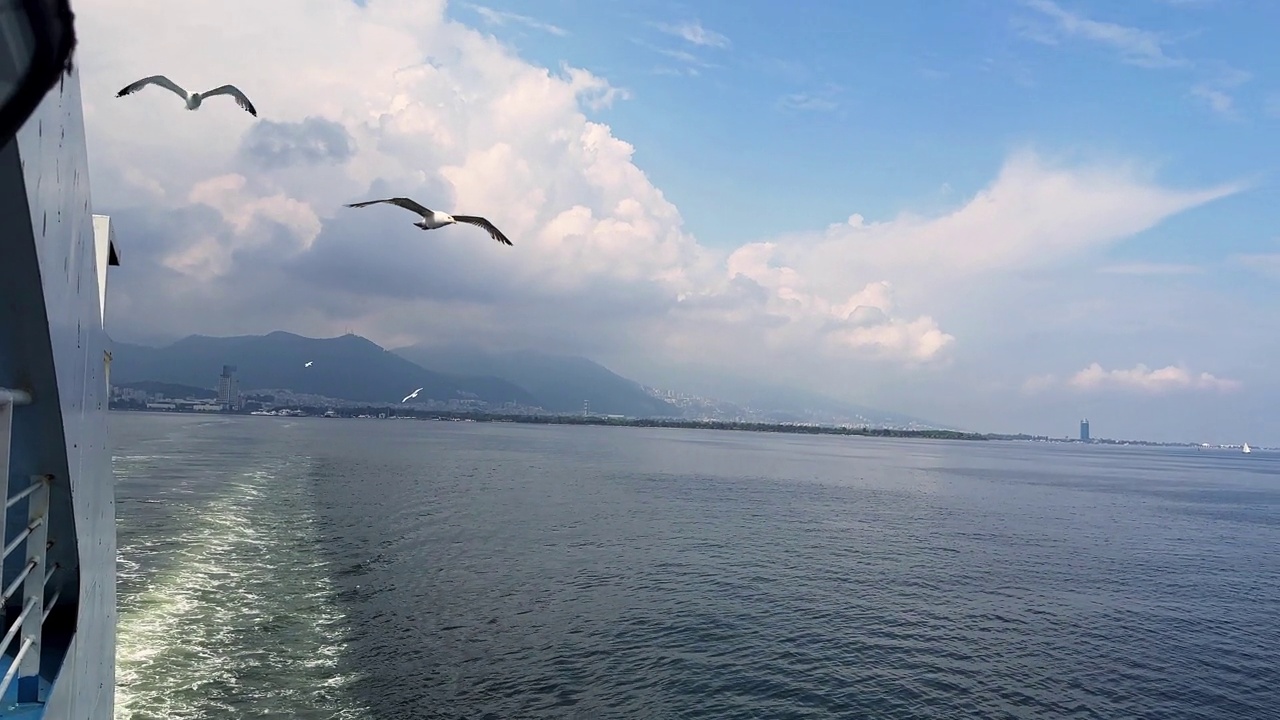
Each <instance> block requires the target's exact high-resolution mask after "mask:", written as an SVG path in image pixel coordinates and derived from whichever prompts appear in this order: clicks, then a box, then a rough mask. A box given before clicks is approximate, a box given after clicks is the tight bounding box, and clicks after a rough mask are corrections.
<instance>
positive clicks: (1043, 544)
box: [111, 413, 1280, 719]
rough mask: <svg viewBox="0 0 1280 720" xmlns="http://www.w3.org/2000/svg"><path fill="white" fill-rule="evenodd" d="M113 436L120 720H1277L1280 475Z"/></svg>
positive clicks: (516, 442) (221, 423)
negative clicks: (862, 719) (1037, 719)
mask: <svg viewBox="0 0 1280 720" xmlns="http://www.w3.org/2000/svg"><path fill="white" fill-rule="evenodd" d="M111 432H112V434H113V439H114V442H115V445H116V447H117V450H116V472H117V475H118V482H119V485H118V488H119V489H118V495H119V498H120V504H119V505H118V512H119V515H120V544H121V559H120V570H121V586H120V603H121V624H120V649H119V654H118V663H119V666H118V674H119V691H118V699H117V704H118V706H119V708H118V711H117V717H119V718H139V719H140V718H206V717H207V718H213V717H219V718H221V717H227V718H231V717H237V718H238V717H244V716H263V717H277V716H278V717H298V718H333V717H350V718H364V717H367V718H435V717H438V718H524V717H531V718H541V717H545V718H552V717H567V718H596V717H599V718H605V717H610V718H614V717H616V718H829V717H878V718H933V717H982V718H1002V717H1017V718H1024V717H1064V718H1075V717H1080V718H1085V717H1090V718H1119V717H1141V718H1157V717H1160V718H1164V717H1169V718H1175V717H1176V718H1224V719H1225V718H1232V719H1236V718H1260V717H1275V716H1276V713H1277V708H1280V685H1278V684H1277V681H1280V552H1277V551H1276V548H1277V547H1280V456H1276V455H1270V454H1265V453H1257V452H1255V453H1254V454H1253V455H1251V456H1243V455H1240V454H1229V453H1224V452H1220V451H1219V452H1196V451H1187V450H1168V449H1142V448H1132V447H1129V448H1121V447H1099V446H1094V447H1070V446H1046V445H1030V444H1005V443H962V442H954V443H952V442H940V441H892V440H876V439H869V438H837V437H803V436H786V435H763V434H754V433H722V432H709V431H706V432H704V431H686V430H657V429H654V430H641V429H628V428H593V427H584V428H566V427H547V426H522V425H514V424H462V423H421V422H392V421H357V420H321V419H279V418H210V417H203V418H202V417H195V416H166V415H144V414H126V413H114V414H112V416H111ZM146 500H151V501H157V500H158V501H159V502H144V501H146Z"/></svg>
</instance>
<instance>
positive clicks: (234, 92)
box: [116, 75, 258, 117]
mask: <svg viewBox="0 0 1280 720" xmlns="http://www.w3.org/2000/svg"><path fill="white" fill-rule="evenodd" d="M148 85H159V86H160V87H162V88H166V89H168V90H172V91H173V92H174V93H176V94H177V95H178V97H180V98H182V99H183V100H185V101H186V102H187V109H188V110H195V109H196V108H198V107H200V103H202V102H204V99H205V98H207V97H212V96H213V95H230V96H231V97H233V98H235V99H236V103H237V104H238V105H239V106H240V107H242V108H244V109H245V110H248V111H249V114H250V115H252V116H254V117H258V111H257V110H255V109H254V107H253V103H251V102H249V98H247V97H245V96H244V93H242V92H240V89H239V88H237V87H236V86H235V85H223V86H221V87H216V88H214V89H212V90H210V91H209V92H207V93H189V92H187V91H186V90H183V89H182V88H180V87H178V84H177V83H175V82H174V81H172V80H170V79H169V78H167V77H165V76H163V75H152V76H151V77H144V78H142V79H141V80H139V81H137V82H135V83H133V84H131V85H125V86H124V88H123V89H121V90H120V92H118V93H116V97H124V96H125V95H128V94H130V93H136V92H138V91H139V90H141V89H142V88H144V87H146V86H148Z"/></svg>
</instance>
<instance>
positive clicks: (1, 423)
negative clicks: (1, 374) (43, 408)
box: [0, 397, 13, 650]
mask: <svg viewBox="0 0 1280 720" xmlns="http://www.w3.org/2000/svg"><path fill="white" fill-rule="evenodd" d="M12 442H13V403H11V402H8V400H7V399H5V398H3V397H0V494H3V495H4V497H5V499H8V497H9V452H10V448H11V447H12ZM8 518H9V513H8V507H6V508H5V512H0V547H3V546H4V544H5V532H6V531H7V530H8V529H9V528H8V527H6V525H5V521H6V520H8ZM0 585H3V583H0ZM0 650H3V648H0Z"/></svg>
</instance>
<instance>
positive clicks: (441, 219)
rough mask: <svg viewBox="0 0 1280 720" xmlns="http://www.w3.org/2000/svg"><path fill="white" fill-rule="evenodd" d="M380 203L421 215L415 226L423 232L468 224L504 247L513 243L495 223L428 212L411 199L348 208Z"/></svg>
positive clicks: (390, 199)
mask: <svg viewBox="0 0 1280 720" xmlns="http://www.w3.org/2000/svg"><path fill="white" fill-rule="evenodd" d="M378 203H391V204H392V205H396V206H399V207H402V208H404V209H405V210H408V211H410V212H415V213H417V214H419V215H421V216H422V221H421V222H416V223H414V225H416V226H418V227H420V228H422V229H423V230H435V229H437V228H442V227H444V226H446V225H453V224H454V223H466V224H468V225H475V226H476V227H482V228H484V229H485V230H486V231H488V233H489V237H492V238H493V239H494V240H497V241H498V242H500V243H502V244H503V245H511V244H512V243H511V241H510V240H508V239H507V236H506V235H503V234H502V231H501V230H499V229H498V228H496V227H494V225H493V223H491V222H489V221H488V220H486V219H484V218H482V217H477V216H475V215H450V214H448V213H442V212H440V211H439V210H428V209H427V208H424V207H422V206H421V205H419V204H418V203H416V202H414V201H412V200H410V199H409V198H402V197H397V198H386V199H383V200H368V201H365V202H358V203H352V204H350V205H347V207H349V208H360V207H366V206H368V205H377V204H378Z"/></svg>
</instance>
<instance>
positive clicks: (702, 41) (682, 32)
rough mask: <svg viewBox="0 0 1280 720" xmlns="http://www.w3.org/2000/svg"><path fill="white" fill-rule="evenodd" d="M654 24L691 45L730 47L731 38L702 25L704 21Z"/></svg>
mask: <svg viewBox="0 0 1280 720" xmlns="http://www.w3.org/2000/svg"><path fill="white" fill-rule="evenodd" d="M654 26H655V27H657V28H658V29H659V30H661V31H662V32H664V33H666V34H668V35H674V36H676V37H678V38H680V39H682V40H684V41H685V42H687V43H690V44H691V45H698V46H700V47H711V48H727V47H729V38H727V37H725V36H724V35H721V34H720V33H718V32H715V31H714V30H708V29H706V28H704V27H702V22H701V21H699V20H686V21H684V22H679V23H655V24H654Z"/></svg>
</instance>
